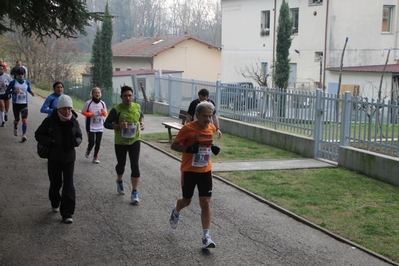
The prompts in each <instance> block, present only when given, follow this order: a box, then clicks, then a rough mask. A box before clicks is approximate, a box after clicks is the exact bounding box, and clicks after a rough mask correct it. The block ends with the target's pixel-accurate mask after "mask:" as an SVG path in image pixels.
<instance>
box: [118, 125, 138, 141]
mask: <svg viewBox="0 0 399 266" xmlns="http://www.w3.org/2000/svg"><path fill="white" fill-rule="evenodd" d="M121 132H122V138H126V139H133V138H135V137H136V124H135V123H134V124H127V128H124V129H122V130H121Z"/></svg>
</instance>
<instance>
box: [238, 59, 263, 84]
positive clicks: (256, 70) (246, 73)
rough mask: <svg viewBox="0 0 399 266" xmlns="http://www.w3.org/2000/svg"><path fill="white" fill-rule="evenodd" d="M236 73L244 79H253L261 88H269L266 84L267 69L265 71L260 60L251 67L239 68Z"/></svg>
mask: <svg viewBox="0 0 399 266" xmlns="http://www.w3.org/2000/svg"><path fill="white" fill-rule="evenodd" d="M236 71H237V70H236ZM237 72H238V73H240V74H241V75H242V76H243V77H244V78H250V79H253V80H254V81H255V82H256V83H258V85H259V86H261V87H267V88H268V87H269V86H268V83H267V78H268V77H269V73H267V69H265V67H264V66H263V63H262V62H261V60H260V59H258V60H257V62H255V63H253V64H252V65H249V66H248V65H246V66H245V67H243V68H240V69H239V70H238V71H237Z"/></svg>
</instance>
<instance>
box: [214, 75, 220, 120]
mask: <svg viewBox="0 0 399 266" xmlns="http://www.w3.org/2000/svg"><path fill="white" fill-rule="evenodd" d="M221 84H222V82H221V81H220V79H218V80H217V81H216V99H214V100H215V101H216V102H215V103H216V114H217V116H218V117H220V113H219V112H220V104H221V103H220V98H221V90H220V86H221Z"/></svg>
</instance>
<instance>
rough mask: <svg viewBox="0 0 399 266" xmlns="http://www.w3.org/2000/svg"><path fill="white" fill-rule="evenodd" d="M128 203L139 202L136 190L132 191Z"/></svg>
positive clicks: (134, 203)
mask: <svg viewBox="0 0 399 266" xmlns="http://www.w3.org/2000/svg"><path fill="white" fill-rule="evenodd" d="M130 203H131V204H132V205H138V204H139V203H140V200H139V193H138V192H137V191H134V192H132V197H131V201H130Z"/></svg>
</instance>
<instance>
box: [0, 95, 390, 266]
mask: <svg viewBox="0 0 399 266" xmlns="http://www.w3.org/2000/svg"><path fill="white" fill-rule="evenodd" d="M42 103H43V99H41V98H40V97H38V96H37V97H35V98H32V97H30V98H29V126H28V141H27V142H25V143H20V140H21V136H18V137H15V136H14V135H13V129H12V122H11V121H12V120H13V119H12V111H11V112H10V115H9V117H10V121H9V122H7V127H5V128H0V138H1V141H0V183H1V186H0V192H1V193H0V265H31V266H33V265H281V266H289V265H295V266H298V265H299V266H301V265H303V266H305V265H306V266H310V265H323V266H326V265H334V266H335V265H359V266H360V265H361V266H365V265H370V266H371V265H372V266H378V265H390V264H389V263H387V262H384V261H382V260H380V259H378V258H376V257H374V256H371V255H369V254H367V253H365V252H363V251H361V250H359V249H357V248H355V247H352V246H350V245H348V244H346V243H342V242H340V241H337V240H335V239H334V238H332V237H330V236H328V235H326V234H324V233H322V232H320V231H318V230H315V229H313V228H311V227H309V226H306V225H304V224H302V223H300V222H298V221H296V220H294V219H292V218H290V217H288V216H286V215H284V214H282V213H280V212H278V211H276V210H274V209H272V208H270V207H269V206H268V205H266V204H264V203H262V202H259V201H258V200H256V199H254V198H252V197H251V196H249V195H247V194H245V193H243V192H241V191H239V190H237V189H235V188H234V187H231V186H229V185H227V184H225V183H223V182H221V181H219V180H215V181H214V190H213V192H214V193H213V197H212V207H213V220H212V228H211V236H212V239H213V240H214V241H215V242H216V245H217V246H216V248H215V249H212V250H209V251H208V252H203V251H201V248H200V247H201V237H202V229H201V224H200V209H199V205H198V200H197V199H198V196H197V194H195V195H194V199H193V202H192V205H191V206H190V207H188V208H186V209H184V210H183V211H182V215H181V223H180V225H179V227H178V228H177V229H176V230H173V229H171V228H170V226H169V215H170V211H171V206H172V204H173V203H174V202H175V201H176V199H177V198H178V197H179V196H180V195H181V189H180V187H179V183H180V182H179V176H180V174H179V166H180V163H179V162H178V161H177V160H175V159H174V158H172V157H169V156H167V155H166V154H164V153H162V152H159V151H157V150H155V149H153V148H151V147H149V146H147V145H145V144H143V143H142V146H141V148H142V149H141V155H140V156H141V158H140V168H141V169H140V170H141V183H140V187H139V197H140V199H141V203H140V205H139V206H132V205H130V193H129V192H130V189H131V184H130V180H129V178H128V177H129V174H130V170H129V168H127V171H126V173H125V179H126V180H127V182H126V183H125V184H126V185H127V193H126V195H124V196H120V195H118V194H117V191H116V184H115V178H116V175H115V170H114V169H115V164H116V159H115V155H114V149H113V132H112V131H109V130H106V131H105V134H104V138H103V141H102V147H101V150H100V156H99V159H100V161H101V163H100V164H98V165H96V164H93V163H91V159H86V158H85V157H84V152H85V148H86V145H87V138H86V137H85V138H84V140H83V143H82V146H81V147H79V148H77V160H76V164H75V175H74V179H75V187H76V200H77V204H76V211H75V215H74V217H73V218H74V222H73V224H69V225H67V224H63V223H62V222H61V216H60V214H59V213H58V214H57V213H52V212H51V206H50V202H49V200H48V197H47V193H48V186H49V181H48V176H47V170H46V165H47V164H46V160H43V159H40V158H39V157H38V156H37V155H36V141H35V139H34V131H35V130H36V128H37V127H38V125H39V124H40V122H41V121H42V120H43V119H44V117H45V115H44V114H40V113H39V109H40V106H41V104H42ZM79 118H80V119H79V120H80V123H81V126H82V131H84V128H83V117H82V116H81V115H80V116H79ZM150 119H151V118H148V121H147V123H148V124H150Z"/></svg>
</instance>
